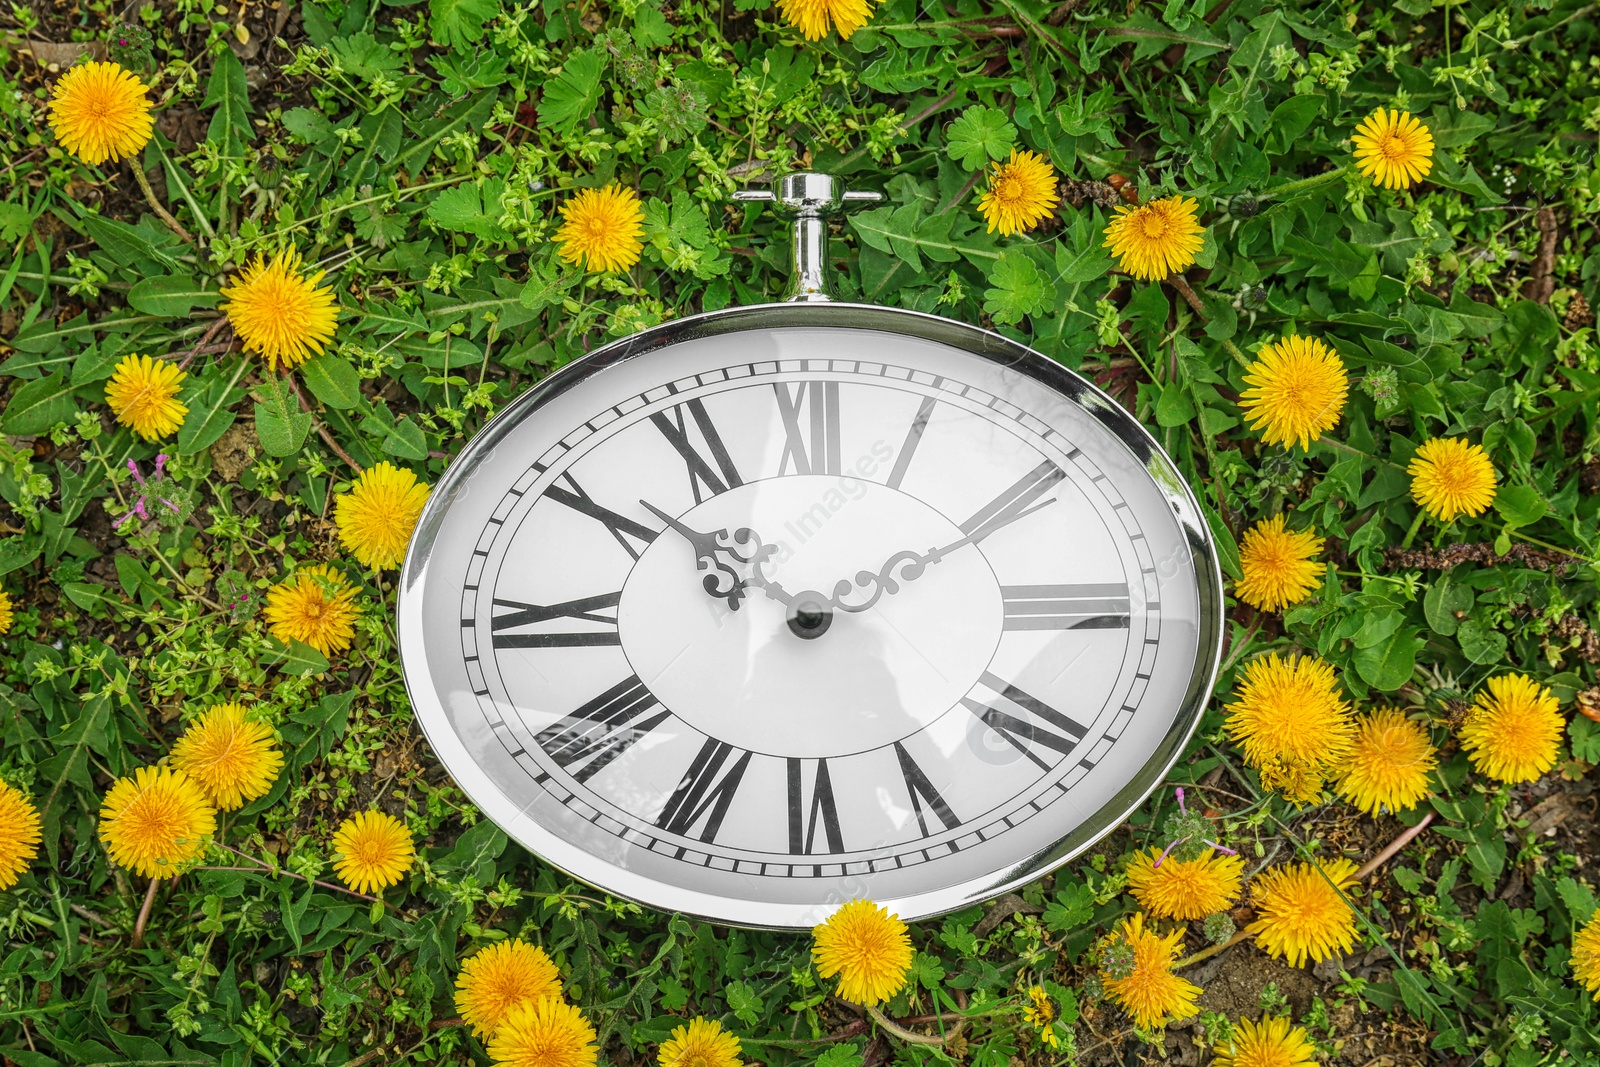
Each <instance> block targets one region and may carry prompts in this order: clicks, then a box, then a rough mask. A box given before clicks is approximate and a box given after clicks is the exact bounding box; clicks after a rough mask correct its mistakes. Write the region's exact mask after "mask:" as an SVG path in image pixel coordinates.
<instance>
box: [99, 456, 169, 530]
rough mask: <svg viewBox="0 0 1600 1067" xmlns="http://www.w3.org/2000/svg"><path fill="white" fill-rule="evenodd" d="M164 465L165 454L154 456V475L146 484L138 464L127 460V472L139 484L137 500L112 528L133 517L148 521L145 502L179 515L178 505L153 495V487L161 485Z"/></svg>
mask: <svg viewBox="0 0 1600 1067" xmlns="http://www.w3.org/2000/svg"><path fill="white" fill-rule="evenodd" d="M166 465H167V454H166V453H165V452H162V453H160V454H158V455H157V456H156V468H155V473H154V474H153V475H152V476H151V480H150V481H149V482H146V481H145V480H144V475H142V474H140V473H139V464H138V463H136V462H135V461H133V460H131V459H130V460H128V470H130V471H132V472H133V480H134V481H136V482H138V483H139V498H138V499H137V500H135V501H134V502H133V510H131V511H129V512H128V513H127V514H126V515H124V516H122V518H120V519H117V520H116V521H115V522H113V523H112V525H113V526H121V525H122V524H123V523H125V522H127V521H128V520H129V519H131V518H133V517H134V516H135V515H137V516H139V518H140V519H143V520H146V521H148V520H149V518H150V512H149V511H148V510H146V508H145V501H147V500H154V501H155V502H156V503H158V504H165V505H166V506H167V507H169V508H171V509H172V513H173V514H174V515H177V514H178V513H179V508H178V505H176V504H174V503H173V502H172V501H170V500H168V499H167V498H166V497H164V496H154V495H153V494H154V488H155V486H157V485H160V484H161V479H162V476H163V473H164V471H165V468H166Z"/></svg>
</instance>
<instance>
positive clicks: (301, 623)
mask: <svg viewBox="0 0 1600 1067" xmlns="http://www.w3.org/2000/svg"><path fill="white" fill-rule="evenodd" d="M355 597H356V591H355V590H354V589H353V588H351V587H350V586H349V585H347V584H346V583H345V580H344V576H343V575H341V574H340V573H339V572H338V571H336V570H334V569H333V568H332V567H330V566H328V565H327V564H326V563H320V564H318V565H317V566H315V567H302V568H300V569H299V570H297V571H295V572H294V574H293V575H291V576H290V577H288V578H285V579H284V580H283V581H282V582H279V583H278V584H277V585H275V586H273V587H272V588H271V589H270V590H268V591H267V609H266V613H265V614H266V619H267V624H268V632H270V633H271V634H272V636H273V637H276V638H277V639H278V640H280V641H282V642H283V643H284V644H288V643H289V642H290V641H303V642H305V643H306V644H308V645H310V646H311V647H312V648H314V649H316V650H317V651H318V652H321V653H322V654H323V655H324V656H328V655H332V654H333V653H335V652H343V651H344V650H345V649H347V648H349V647H350V639H351V638H352V637H354V636H355V633H356V627H355V620H356V617H357V616H358V615H360V614H361V609H360V608H358V607H356V605H355V604H354V603H352V601H354V600H355Z"/></svg>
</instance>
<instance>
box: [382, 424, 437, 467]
mask: <svg viewBox="0 0 1600 1067" xmlns="http://www.w3.org/2000/svg"><path fill="white" fill-rule="evenodd" d="M383 450H384V451H385V452H387V453H389V454H390V455H391V456H399V457H400V458H401V459H412V460H416V461H417V462H418V463H421V462H422V461H423V460H425V459H427V458H428V442H427V440H426V439H425V438H424V437H423V436H422V427H420V426H418V425H417V424H416V423H414V422H412V421H411V420H410V419H409V418H405V419H400V420H399V421H397V422H396V423H395V424H394V428H393V429H391V430H390V431H389V435H388V436H387V437H385V438H384V439H383Z"/></svg>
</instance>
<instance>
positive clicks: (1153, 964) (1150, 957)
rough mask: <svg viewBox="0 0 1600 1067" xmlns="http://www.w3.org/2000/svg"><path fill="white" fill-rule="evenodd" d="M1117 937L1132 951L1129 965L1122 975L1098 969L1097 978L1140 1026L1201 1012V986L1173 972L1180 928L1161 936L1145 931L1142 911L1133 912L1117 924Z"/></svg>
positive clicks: (1149, 1025)
mask: <svg viewBox="0 0 1600 1067" xmlns="http://www.w3.org/2000/svg"><path fill="white" fill-rule="evenodd" d="M1117 936H1119V937H1120V938H1121V939H1122V941H1123V942H1124V943H1125V944H1126V945H1127V946H1128V948H1129V949H1130V950H1131V955H1132V967H1131V969H1130V970H1129V973H1128V974H1127V975H1126V976H1125V977H1121V978H1118V977H1116V976H1114V975H1112V974H1110V973H1108V972H1106V971H1101V972H1100V979H1101V981H1102V982H1103V983H1104V984H1105V990H1106V995H1107V996H1109V997H1110V998H1111V999H1112V1000H1114V1001H1116V1002H1117V1003H1118V1004H1120V1005H1122V1010H1123V1011H1126V1012H1127V1013H1128V1014H1129V1015H1131V1016H1133V1021H1134V1022H1135V1023H1137V1024H1138V1026H1139V1028H1140V1029H1143V1030H1149V1029H1150V1028H1152V1027H1156V1026H1165V1025H1167V1023H1168V1022H1170V1021H1173V1020H1177V1019H1187V1018H1189V1017H1190V1016H1191V1015H1195V1014H1197V1013H1198V1012H1199V1011H1200V1009H1199V1008H1198V1007H1197V1006H1196V1005H1195V1002H1194V999H1195V997H1198V996H1199V995H1200V987H1199V986H1197V985H1195V984H1194V983H1193V982H1191V981H1189V980H1188V979H1186V978H1183V977H1181V976H1179V975H1176V974H1173V973H1172V964H1173V963H1174V962H1175V961H1176V960H1177V958H1178V950H1179V947H1180V946H1181V945H1182V943H1183V930H1182V928H1181V927H1180V928H1179V929H1177V930H1174V931H1173V932H1172V933H1170V934H1166V935H1165V936H1163V935H1161V934H1157V933H1154V932H1153V931H1150V930H1146V929H1145V928H1144V913H1143V912H1136V913H1135V914H1134V915H1133V917H1132V918H1130V919H1126V920H1124V921H1123V923H1122V925H1120V926H1118V927H1117Z"/></svg>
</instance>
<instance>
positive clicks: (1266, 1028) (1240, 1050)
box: [1211, 1017, 1317, 1067]
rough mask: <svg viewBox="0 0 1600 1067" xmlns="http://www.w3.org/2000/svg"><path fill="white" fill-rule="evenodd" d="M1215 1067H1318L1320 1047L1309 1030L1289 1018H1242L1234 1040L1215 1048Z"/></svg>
mask: <svg viewBox="0 0 1600 1067" xmlns="http://www.w3.org/2000/svg"><path fill="white" fill-rule="evenodd" d="M1211 1051H1212V1052H1214V1053H1215V1054H1216V1057H1217V1058H1216V1059H1214V1060H1212V1061H1211V1067H1315V1065H1316V1062H1317V1050H1316V1048H1314V1047H1313V1046H1312V1044H1311V1041H1310V1039H1309V1038H1307V1037H1306V1032H1305V1030H1303V1029H1301V1028H1300V1027H1298V1026H1291V1025H1290V1023H1289V1020H1288V1019H1268V1018H1266V1017H1263V1018H1262V1020H1261V1021H1260V1022H1259V1023H1253V1022H1251V1021H1250V1020H1249V1019H1240V1020H1239V1025H1238V1026H1235V1027H1234V1028H1233V1040H1231V1041H1226V1042H1224V1043H1222V1044H1220V1045H1214V1046H1213V1047H1212V1049H1211Z"/></svg>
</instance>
